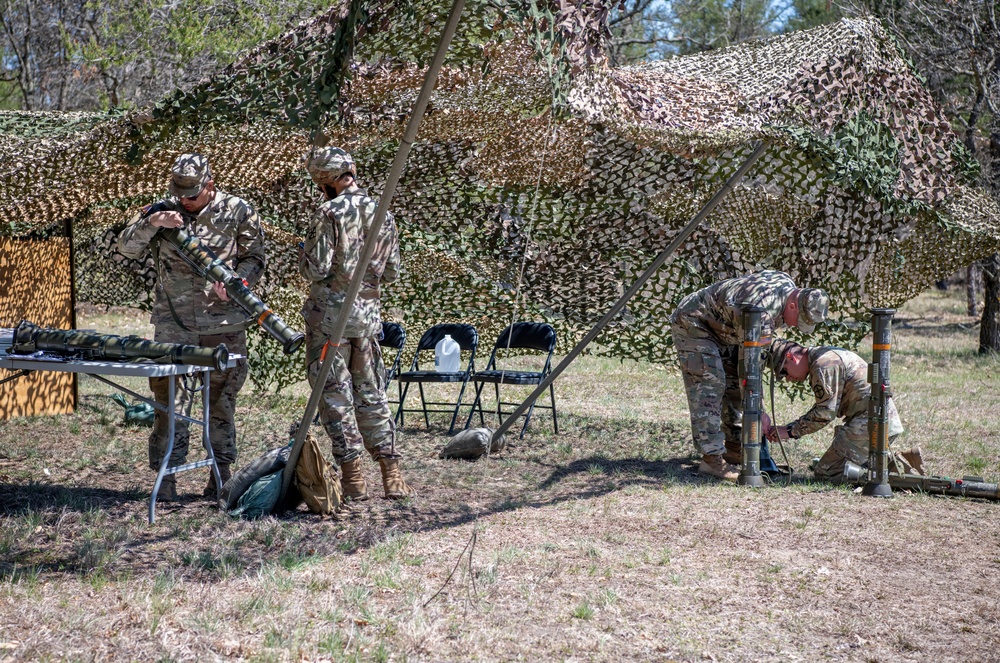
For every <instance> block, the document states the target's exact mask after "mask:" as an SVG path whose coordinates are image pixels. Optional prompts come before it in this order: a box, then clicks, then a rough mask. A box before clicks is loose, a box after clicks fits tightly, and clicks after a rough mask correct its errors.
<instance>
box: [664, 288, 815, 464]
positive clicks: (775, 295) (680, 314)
mask: <svg viewBox="0 0 1000 663" xmlns="http://www.w3.org/2000/svg"><path fill="white" fill-rule="evenodd" d="M795 290H796V286H795V283H794V282H793V281H792V279H791V277H790V276H788V274H785V273H784V272H778V271H763V272H760V273H759V274H751V275H750V276H743V277H740V278H735V279H727V280H725V281H722V282H720V283H716V284H714V285H711V286H709V287H707V288H703V289H701V290H699V291H697V292H693V293H691V294H690V295H688V296H687V297H685V298H684V299H683V301H681V303H680V305H679V306H678V307H677V310H676V311H674V313H673V315H671V316H670V320H671V323H672V326H671V333H672V335H673V339H674V347H675V348H676V349H677V363H678V366H679V367H680V369H681V377H682V378H683V379H684V391H685V392H686V394H687V398H688V409H689V410H690V412H691V430H692V433H693V438H694V443H695V446H697V447H698V448H699V449H700V450H701V453H702V454H705V455H719V454H722V453H723V452H724V451H725V449H726V448H730V449H732V450H736V449H739V448H740V443H741V440H740V434H741V430H742V428H743V399H742V389H741V387H740V381H739V363H740V361H741V358H742V356H743V315H742V312H741V311H742V307H743V306H744V305H751V306H760V307H762V308H763V309H764V313H763V314H761V338H762V339H763V338H768V337H770V336H771V335H772V334H774V331H775V329H780V328H781V327H783V326H784V324H785V323H784V318H783V316H782V313H783V311H784V308H785V302H786V301H787V300H788V297H789V295H791V294H792V293H793V292H794V291H795Z"/></svg>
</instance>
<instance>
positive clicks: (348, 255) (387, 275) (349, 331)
mask: <svg viewBox="0 0 1000 663" xmlns="http://www.w3.org/2000/svg"><path fill="white" fill-rule="evenodd" d="M376 206H377V204H376V201H374V200H372V199H371V198H369V197H368V194H367V193H365V191H364V190H363V189H359V188H358V187H356V186H351V187H349V188H347V189H346V190H345V191H344V192H343V193H342V194H341V195H339V196H337V197H336V198H334V199H332V200H328V201H326V202H325V203H323V205H321V206H320V208H319V210H317V211H316V215H315V216H314V217H313V220H312V222H311V223H310V224H309V229H308V230H307V231H306V238H305V244H304V249H303V251H302V256H301V258H300V259H299V271H300V272H301V273H302V276H304V277H305V278H306V280H307V281H309V282H310V283H311V284H312V285H311V286H310V288H309V297H308V299H307V300H306V304H305V306H304V307H303V309H302V315H303V317H304V318H305V319H306V324H307V325H308V326H309V327H310V328H311V329H319V330H320V331H322V332H323V333H324V334H326V335H330V334H331V333H332V331H333V327H334V326H335V325H336V322H337V316H338V315H339V314H340V309H341V308H342V306H343V302H344V295H345V294H347V288H348V286H349V285H350V283H351V276H352V275H353V274H354V270H355V269H356V268H357V267H358V259H359V258H360V256H361V249H362V246H363V245H364V242H365V236H366V234H367V232H368V229H369V228H370V227H371V224H372V221H373V220H374V219H375V208H376ZM398 274H399V237H398V235H397V232H396V222H395V219H394V218H393V216H392V214H386V217H385V222H384V223H383V224H382V228H381V230H380V231H379V237H378V243H377V244H376V245H375V252H374V253H373V254H372V260H371V263H369V264H368V265H367V267H366V269H365V276H364V280H363V281H362V282H361V290H360V291H358V297H357V299H356V300H355V301H354V306H353V307H352V308H351V315H350V317H349V318H348V321H347V327H346V328H345V330H344V337H347V338H360V337H371V336H374V335H376V334H378V333H379V331H380V330H381V327H382V312H381V310H380V305H379V296H380V294H381V290H380V285H381V284H382V283H390V282H392V281H395V280H396V277H397V276H398ZM317 311H318V313H319V314H320V315H321V316H322V319H319V317H318V316H316V315H314V312H317Z"/></svg>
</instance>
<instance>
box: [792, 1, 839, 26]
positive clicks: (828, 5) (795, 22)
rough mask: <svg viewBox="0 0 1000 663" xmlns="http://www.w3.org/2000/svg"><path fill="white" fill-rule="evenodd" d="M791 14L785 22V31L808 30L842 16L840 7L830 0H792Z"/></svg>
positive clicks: (837, 19)
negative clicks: (792, 14)
mask: <svg viewBox="0 0 1000 663" xmlns="http://www.w3.org/2000/svg"><path fill="white" fill-rule="evenodd" d="M792 11H793V12H794V16H792V17H791V18H790V19H788V21H787V22H786V23H785V31H786V32H794V31H795V30H808V29H809V28H815V27H818V26H820V25H826V24H827V23H833V22H834V21H839V20H840V19H841V18H843V12H841V11H840V7H839V6H837V5H836V4H834V3H833V2H831V1H830V0H792Z"/></svg>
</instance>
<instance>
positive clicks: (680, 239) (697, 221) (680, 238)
mask: <svg viewBox="0 0 1000 663" xmlns="http://www.w3.org/2000/svg"><path fill="white" fill-rule="evenodd" d="M765 149H767V143H765V142H763V141H762V142H760V143H758V144H757V145H756V146H755V148H754V151H753V153H752V154H751V155H750V156H749V157H747V160H746V161H744V162H743V165H741V166H740V167H739V168H738V169H737V170H736V172H735V173H733V176H732V177H730V178H729V179H728V180H727V181H726V183H725V184H723V185H722V188H721V189H719V191H718V192H716V194H715V195H714V196H712V199H711V200H709V201H708V203H706V204H705V206H704V207H703V208H701V211H700V212H698V214H696V215H695V217H694V218H693V219H691V221H690V222H689V223H688V224H687V225H686V226H684V228H683V230H681V231H680V233H679V234H678V235H677V237H675V238H674V241H672V242H670V246H668V247H667V248H666V249H664V250H663V252H662V253H660V255H658V256H656V259H655V260H654V261H653V262H652V264H651V265H650V266H649V267H647V268H646V271H644V272H643V273H642V275H641V276H639V278H638V280H636V282H635V283H633V284H632V287H631V288H629V289H628V290H627V291H626V292H625V294H624V295H622V296H621V297H620V298H619V299H618V301H616V302H615V303H614V305H613V306H612V307H611V308H610V309H609V310H608V312H607V313H606V314H604V317H603V318H601V319H600V321H599V322H598V323H597V324H596V325H594V327H593V329H591V330H590V331H589V332H587V335H586V336H584V337H583V339H582V340H581V341H580V342H579V343H577V344H576V347H574V348H573V349H572V350H570V353H569V354H568V355H566V356H565V357H564V358H563V360H562V361H561V362H559V365H558V366H556V367H555V368H554V369H552V372H551V373H549V374H548V375H547V376H546V377H545V379H544V380H542V382H541V383H540V384H539V385H538V386H537V387H535V390H534V391H533V392H531V395H530V396H528V398H526V399H525V400H524V402H523V403H521V404H520V405H519V406H518V407H517V409H516V410H514V412H513V413H511V415H510V416H509V417H507V419H506V420H505V421H504V422H503V423H502V424H500V427H499V428H497V430H496V432H494V433H493V438H492V440H491V443H492V442H493V441H496V440H497V439H499V437H500V436H501V435H503V434H504V432H506V430H507V429H508V428H510V427H511V425H513V423H514V421H515V420H516V419H517V418H518V417H520V416H521V415H522V414H524V412H525V411H526V410H527V409H528V408H529V407H531V404H532V403H534V402H535V399H536V398H538V397H539V396H541V395H542V394H544V393H545V390H546V389H548V387H549V385H550V384H552V383H553V382H554V381H555V379H556V378H557V377H559V374H560V373H562V372H563V371H564V370H565V369H566V367H567V366H569V365H570V364H572V363H573V360H574V359H576V358H577V356H578V355H579V354H580V353H581V352H583V350H584V349H585V348H586V347H587V346H588V345H590V342H591V341H593V340H594V339H595V338H597V335H598V334H600V333H601V330H603V329H604V328H605V327H606V326H607V325H608V323H610V322H611V321H612V320H613V319H614V318H615V316H617V315H618V314H619V313H620V312H621V310H622V309H623V308H625V304H627V303H628V301H629V300H630V299H632V297H633V296H635V294H636V293H637V292H639V289H640V288H642V286H643V285H645V283H646V281H648V280H649V279H650V278H651V277H652V276H653V274H655V273H656V270H658V269H659V268H660V267H662V266H663V263H665V262H666V261H667V258H669V257H670V256H671V254H673V253H674V251H676V250H677V249H678V248H679V247H680V245H681V244H683V243H684V241H685V240H686V239H687V238H688V236H689V235H690V234H691V233H693V232H694V230H695V228H697V227H698V226H699V225H701V222H702V221H704V220H705V217H707V216H708V215H709V214H710V213H711V212H712V210H713V209H715V206H716V205H718V204H719V203H720V202H721V201H722V199H723V198H725V197H726V194H728V193H729V192H730V190H732V188H733V187H734V186H736V184H737V183H738V182H739V181H740V180H741V179H743V176H744V175H746V173H747V171H748V170H750V167H751V166H753V164H754V163H755V162H756V161H757V159H759V158H760V157H761V155H762V154H764V150H765Z"/></svg>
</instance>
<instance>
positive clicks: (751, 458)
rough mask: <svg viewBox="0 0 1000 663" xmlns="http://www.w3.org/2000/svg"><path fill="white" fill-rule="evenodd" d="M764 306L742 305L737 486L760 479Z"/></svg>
mask: <svg viewBox="0 0 1000 663" xmlns="http://www.w3.org/2000/svg"><path fill="white" fill-rule="evenodd" d="M763 313H764V309H763V308H761V307H760V306H743V307H742V315H743V360H742V362H741V363H740V373H742V375H741V376H740V378H741V379H740V386H741V387H742V388H743V431H742V440H741V441H742V443H743V451H742V462H743V469H741V470H740V476H739V478H738V479H737V480H736V482H737V483H738V484H740V485H741V486H751V487H753V488H760V487H762V486H763V485H764V478H763V477H762V476H761V475H760V410H761V403H762V400H763V399H762V396H763V389H762V388H761V385H762V384H763V381H762V380H761V369H760V352H761V348H762V347H764V346H765V345H769V344H770V342H771V339H769V338H767V339H762V338H761V337H760V333H761V325H760V319H761V316H762V315H763Z"/></svg>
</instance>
